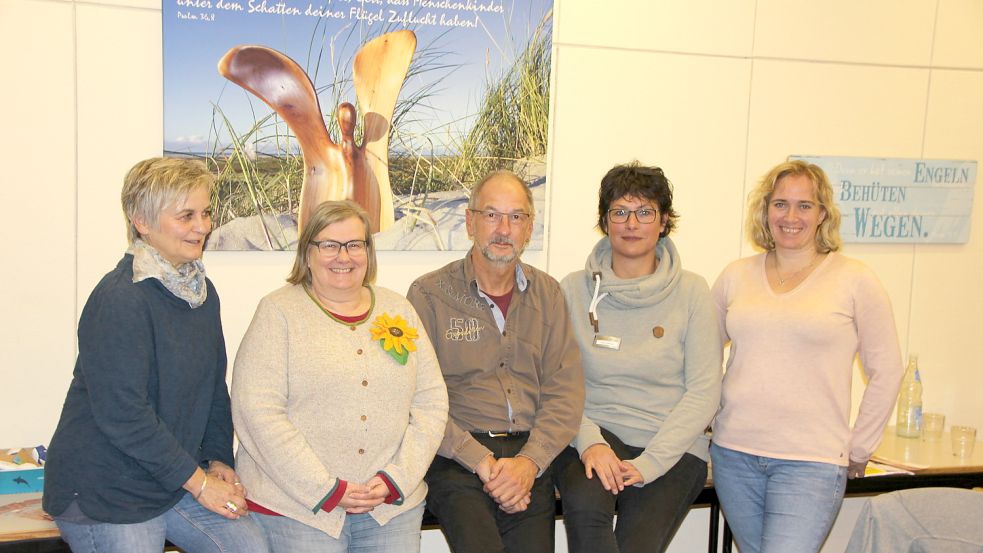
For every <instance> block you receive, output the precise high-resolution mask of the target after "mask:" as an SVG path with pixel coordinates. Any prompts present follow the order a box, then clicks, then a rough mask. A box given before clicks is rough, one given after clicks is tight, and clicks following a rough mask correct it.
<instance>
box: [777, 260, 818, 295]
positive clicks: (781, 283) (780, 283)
mask: <svg viewBox="0 0 983 553" xmlns="http://www.w3.org/2000/svg"><path fill="white" fill-rule="evenodd" d="M774 253H775V257H774V258H773V259H774V260H775V276H776V277H778V286H779V287H785V281H787V280H791V279H793V278H795V277H797V276H799V275H800V274H802V272H803V271H806V270H808V269H811V268H812V266H813V265H815V264H816V260H817V259H819V254H818V253H817V254H815V255H813V256H812V260H811V261H809V264H808V265H806V266H805V267H802V268H800V269H799V270H798V271H795V272H794V273H792V274H790V275H788V276H786V277H784V278H783V277H782V272H781V270H780V269H779V268H778V252H774Z"/></svg>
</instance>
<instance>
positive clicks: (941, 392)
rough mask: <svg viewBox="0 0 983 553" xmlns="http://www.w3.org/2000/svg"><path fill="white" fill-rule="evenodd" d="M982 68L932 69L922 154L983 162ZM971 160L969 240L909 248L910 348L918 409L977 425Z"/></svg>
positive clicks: (977, 310) (980, 420) (980, 382)
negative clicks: (915, 361)
mask: <svg viewBox="0 0 983 553" xmlns="http://www.w3.org/2000/svg"><path fill="white" fill-rule="evenodd" d="M981 100H983V72H980V71H938V70H936V71H933V73H932V87H931V92H930V95H929V108H928V118H927V121H926V132H925V157H927V158H946V159H973V160H977V163H978V164H979V163H980V162H983V101H981ZM980 168H981V167H980V166H979V165H978V166H977V174H976V193H975V198H974V202H973V203H974V205H973V216H974V221H973V224H972V228H971V231H970V238H969V242H967V243H966V244H953V245H939V244H931V245H919V246H917V247H916V249H915V262H914V280H913V283H912V306H911V346H910V347H911V350H912V351H916V352H918V353H919V354H920V355H921V359H920V364H921V365H922V366H924V376H923V378H924V385H925V397H924V401H925V409H926V410H931V411H941V412H943V413H946V414H947V415H948V418H947V421H946V422H947V423H948V424H953V423H955V424H969V425H973V426H976V427H977V428H983V410H981V409H980V390H983V340H981V339H980V338H981V334H980V328H981V325H980V322H979V320H980V314H981V313H983V293H981V288H980V281H981V275H983V219H981V218H980V210H981V209H983V199H981V194H983V192H981V191H983V188H981V183H983V174H981V172H980Z"/></svg>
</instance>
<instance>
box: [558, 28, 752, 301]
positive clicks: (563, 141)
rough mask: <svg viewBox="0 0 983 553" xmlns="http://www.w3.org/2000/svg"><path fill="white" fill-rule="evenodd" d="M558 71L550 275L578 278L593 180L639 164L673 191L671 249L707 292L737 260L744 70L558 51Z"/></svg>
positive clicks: (595, 234) (690, 60) (679, 58)
mask: <svg viewBox="0 0 983 553" xmlns="http://www.w3.org/2000/svg"><path fill="white" fill-rule="evenodd" d="M556 71H557V73H556V75H557V97H556V124H555V126H554V134H553V143H552V146H551V147H552V149H553V173H552V175H551V177H552V181H551V182H552V185H553V186H554V187H555V188H554V200H559V201H555V202H554V209H553V214H552V216H553V232H554V233H556V234H554V235H553V237H552V239H551V244H550V247H551V249H550V271H551V272H552V273H553V274H554V275H557V276H558V277H562V276H564V275H565V274H566V273H568V272H570V271H571V270H577V269H581V268H583V263H584V259H585V258H586V256H587V254H588V252H589V251H590V249H591V247H593V245H594V243H595V242H596V241H597V239H598V238H599V237H600V234H599V231H596V230H594V228H593V227H594V225H595V223H596V221H597V189H598V186H599V185H600V180H601V177H603V176H604V174H605V173H606V172H607V171H608V169H610V168H611V167H612V166H613V165H615V164H618V163H625V162H629V161H631V160H633V159H638V160H639V161H641V162H642V163H646V164H651V165H658V166H660V167H662V168H663V170H665V172H666V176H668V177H669V179H670V180H671V181H672V182H673V184H674V186H675V193H674V204H675V207H676V208H677V211H679V212H680V213H681V215H682V218H681V219H680V225H679V229H678V231H677V232H676V233H675V234H674V235H673V239H674V241H675V242H676V243H677V246H678V247H679V250H680V253H681V255H682V259H683V263H684V267H686V268H688V269H689V270H692V271H695V272H698V273H700V274H703V275H704V276H705V277H706V278H707V280H708V281H710V282H711V283H712V282H713V279H715V278H716V276H717V274H718V273H719V272H720V269H722V268H723V263H725V262H726V261H728V260H729V259H731V258H734V257H736V256H737V253H738V244H739V239H740V237H739V231H737V230H736V229H738V228H739V226H740V213H741V210H740V205H741V204H742V202H743V199H742V197H741V180H742V176H743V164H744V144H745V137H746V133H747V93H748V84H749V81H748V79H749V78H750V72H749V62H748V61H747V60H740V59H732V58H715V57H706V56H683V55H672V54H656V53H646V52H626V51H618V50H609V49H597V48H583V47H560V48H559V53H558V56H557V66H556Z"/></svg>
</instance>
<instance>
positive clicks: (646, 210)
mask: <svg viewBox="0 0 983 553" xmlns="http://www.w3.org/2000/svg"><path fill="white" fill-rule="evenodd" d="M632 213H634V214H635V220H636V221H638V222H639V223H641V224H643V225H648V224H650V223H654V222H655V220H656V219H657V218H658V217H659V212H658V211H656V210H654V209H652V208H650V207H643V208H640V209H609V210H608V221H611V222H612V223H627V222H628V217H629V216H630V215H631V214H632Z"/></svg>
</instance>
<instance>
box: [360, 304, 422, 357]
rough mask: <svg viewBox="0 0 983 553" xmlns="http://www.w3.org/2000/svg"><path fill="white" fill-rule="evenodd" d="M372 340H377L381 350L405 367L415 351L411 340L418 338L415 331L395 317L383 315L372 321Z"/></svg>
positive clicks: (401, 319)
mask: <svg viewBox="0 0 983 553" xmlns="http://www.w3.org/2000/svg"><path fill="white" fill-rule="evenodd" d="M370 330H371V331H372V339H373V340H379V345H381V346H382V350H383V351H385V352H386V353H388V354H389V355H391V356H392V358H393V359H395V360H396V361H398V362H399V364H400V365H405V364H406V360H407V359H409V357H410V352H411V351H416V344H414V343H413V340H416V339H417V338H419V336H420V335H419V334H417V332H416V329H415V328H413V327H411V326H409V324H407V322H406V321H405V320H404V319H403V318H402V317H400V316H399V315H396V316H395V317H390V316H389V314H388V313H383V314H382V315H379V316H378V317H376V318H375V320H374V321H372V328H371V329H370Z"/></svg>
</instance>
